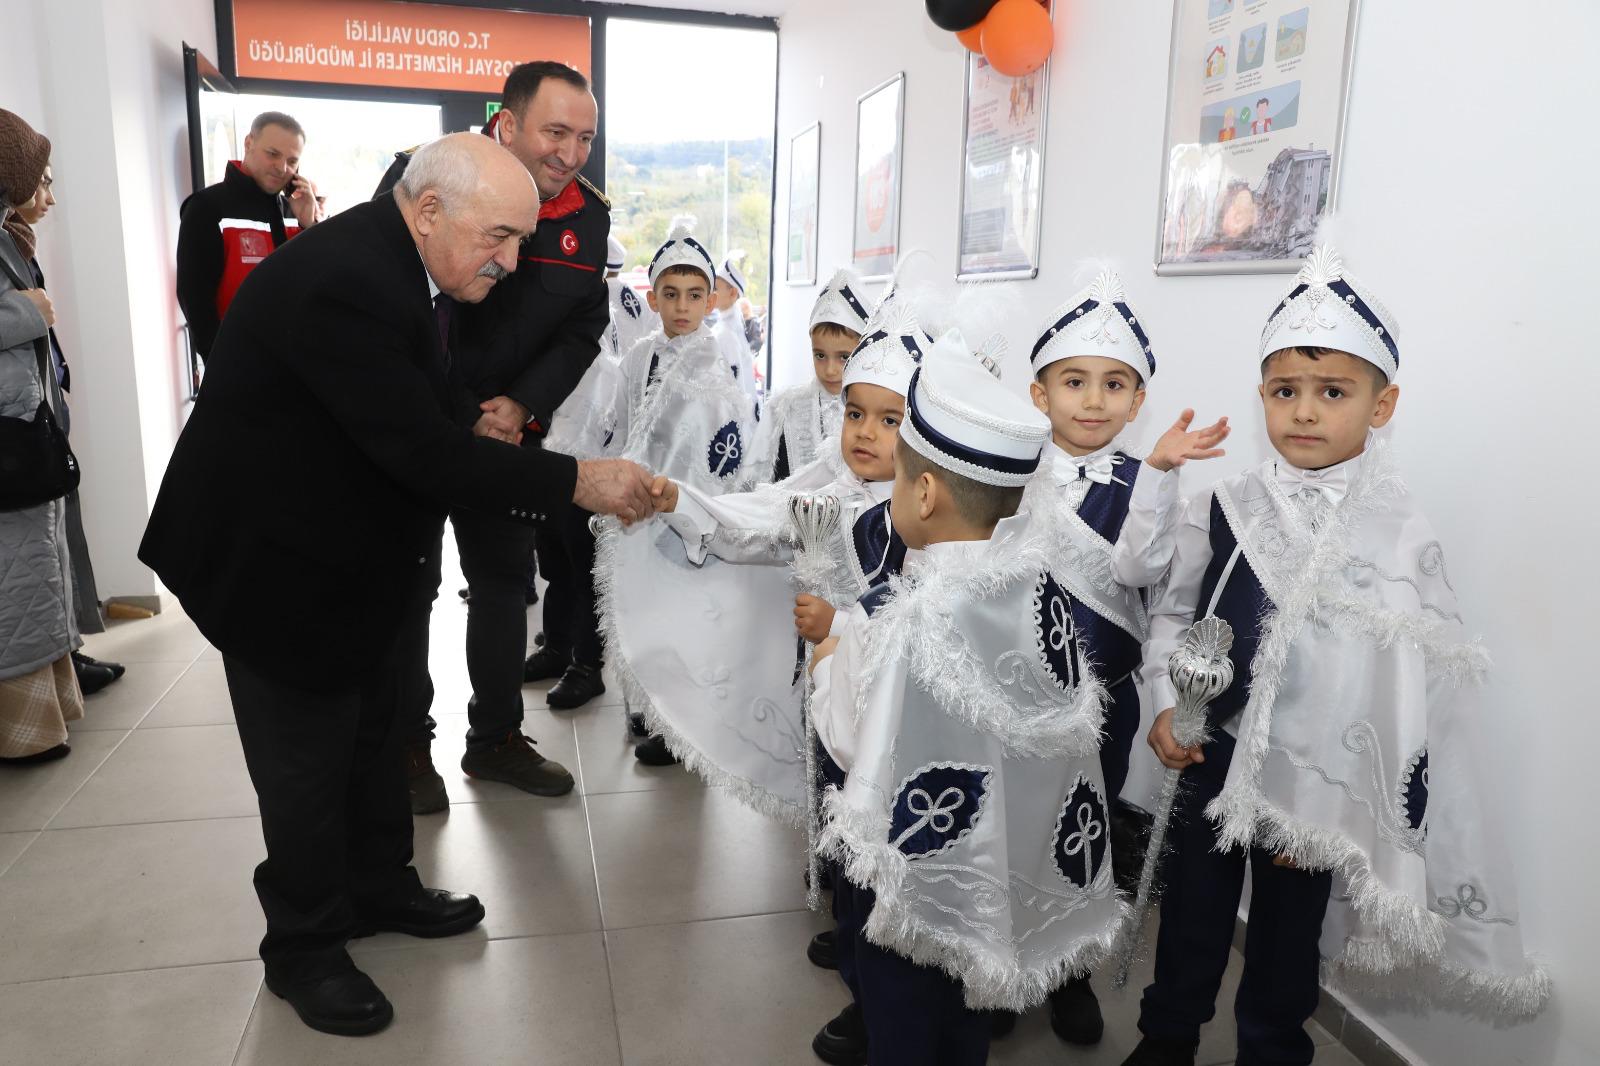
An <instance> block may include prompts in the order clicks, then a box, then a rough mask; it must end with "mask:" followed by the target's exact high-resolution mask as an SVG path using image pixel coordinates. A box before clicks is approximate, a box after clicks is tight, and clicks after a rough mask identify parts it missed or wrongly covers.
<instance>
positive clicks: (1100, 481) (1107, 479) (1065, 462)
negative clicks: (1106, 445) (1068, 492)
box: [1058, 452, 1122, 485]
mask: <svg viewBox="0 0 1600 1066" xmlns="http://www.w3.org/2000/svg"><path fill="white" fill-rule="evenodd" d="M1121 462H1122V456H1120V455H1118V454H1116V453H1115V452H1107V453H1106V454H1104V455H1094V456H1085V457H1082V458H1080V457H1078V456H1075V455H1065V456H1064V458H1063V459H1062V460H1061V465H1060V466H1059V467H1058V469H1059V470H1060V472H1061V473H1060V478H1059V480H1060V483H1061V484H1063V485H1070V484H1071V483H1072V482H1074V481H1080V480H1084V479H1087V480H1089V481H1093V482H1094V483H1095V484H1097V485H1109V484H1111V483H1112V482H1113V481H1116V482H1119V483H1120V482H1121V479H1120V478H1118V477H1117V476H1116V469H1117V466H1118V465H1119V464H1121Z"/></svg>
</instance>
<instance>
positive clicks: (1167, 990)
mask: <svg viewBox="0 0 1600 1066" xmlns="http://www.w3.org/2000/svg"><path fill="white" fill-rule="evenodd" d="M1234 743H1235V741H1234V738H1233V737H1231V736H1228V735H1227V734H1226V733H1223V732H1221V731H1219V732H1218V734H1217V737H1216V738H1215V739H1214V740H1212V741H1211V742H1209V743H1208V744H1206V746H1205V748H1204V749H1203V752H1204V754H1205V758H1206V761H1205V762H1203V763H1199V764H1196V765H1194V766H1190V767H1189V768H1188V769H1187V770H1185V771H1184V773H1183V783H1182V791H1181V792H1180V793H1179V798H1178V802H1177V805H1176V807H1175V808H1174V810H1173V824H1172V827H1171V829H1170V830H1169V831H1168V833H1169V836H1168V840H1169V842H1170V845H1171V850H1170V851H1169V852H1168V854H1167V856H1166V861H1165V862H1164V863H1163V864H1162V866H1163V868H1162V879H1163V882H1164V884H1165V887H1164V888H1163V890H1162V896H1161V931H1160V932H1159V933H1158V934H1157V937H1156V973H1155V981H1154V982H1153V983H1152V984H1151V985H1150V986H1149V987H1148V988H1146V989H1145V990H1144V999H1143V1001H1142V1002H1141V1004H1140V1013H1139V1029H1140V1031H1141V1032H1143V1033H1144V1034H1145V1035H1146V1036H1152V1037H1165V1038H1170V1039H1178V1040H1192V1039H1195V1038H1197V1037H1198V1036H1199V1035H1200V1027H1201V1026H1202V1025H1204V1024H1205V1023H1206V1022H1208V1021H1210V1020H1211V1018H1212V1016H1213V1015H1214V1014H1215V1013H1216V1003H1217V992H1218V990H1219V989H1220V988H1221V986H1222V974H1223V971H1224V970H1225V969H1226V968H1227V965H1228V951H1229V948H1230V947H1231V946H1232V943H1233V928H1234V919H1235V918H1236V916H1237V915H1238V911H1239V897H1240V893H1241V892H1242V891H1243V889H1244V874H1245V867H1246V866H1247V865H1248V866H1249V868H1250V873H1251V893H1250V920H1249V924H1248V929H1247V932H1246V935H1245V948H1244V980H1243V981H1242V982H1241V983H1240V985H1239V995H1238V997H1237V999H1235V1000H1234V1016H1235V1017H1236V1018H1237V1020H1238V1023H1239V1056H1238V1062H1239V1066H1267V1064H1272V1066H1305V1064H1307V1063H1309V1062H1310V1061H1311V1058H1312V1054H1313V1050H1314V1049H1313V1046H1312V1043H1311V1037H1310V1035H1309V1034H1308V1033H1307V1032H1306V1030H1305V1023H1306V1019H1308V1018H1310V1017H1311V1013H1312V1011H1314V1010H1316V1007H1317V994H1318V992H1317V976H1318V966H1319V962H1320V958H1319V954H1318V950H1317V941H1318V939H1319V938H1320V937H1321V935H1322V919H1323V915H1324V914H1326V912H1327V909H1328V894H1329V891H1330V889H1331V888H1332V885H1333V877H1332V875H1331V874H1329V873H1325V872H1324V873H1308V872H1306V871H1304V870H1295V869H1291V868H1289V867H1283V866H1274V865H1273V862H1272V860H1273V857H1274V856H1273V853H1272V852H1269V851H1263V850H1261V849H1260V848H1252V849H1250V852H1249V854H1248V855H1246V854H1245V853H1244V852H1243V851H1242V850H1240V849H1237V848H1235V849H1234V850H1232V851H1226V852H1218V851H1216V850H1215V849H1216V846H1217V833H1216V827H1215V825H1214V824H1213V823H1212V822H1211V820H1210V819H1209V818H1207V817H1205V814H1204V811H1205V806H1206V804H1207V803H1209V802H1210V801H1211V800H1212V799H1213V798H1215V797H1216V796H1217V794H1218V793H1220V792H1221V791H1222V786H1223V783H1224V782H1225V781H1226V779H1227V776H1228V764H1229V762H1231V761H1232V759H1233V749H1234Z"/></svg>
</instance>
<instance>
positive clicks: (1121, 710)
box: [1100, 674, 1139, 804]
mask: <svg viewBox="0 0 1600 1066" xmlns="http://www.w3.org/2000/svg"><path fill="white" fill-rule="evenodd" d="M1106 695H1107V696H1109V697H1110V699H1108V700H1107V701H1106V724H1105V739H1104V740H1102V741H1101V742H1100V776H1101V777H1103V778H1105V782H1106V802H1107V803H1108V804H1109V803H1115V802H1116V801H1117V797H1118V796H1120V795H1122V786H1123V785H1124V784H1125V783H1126V782H1127V780H1128V759H1129V758H1130V757H1131V756H1132V754H1133V738H1134V736H1135V735H1136V734H1137V733H1138V732H1139V690H1138V688H1137V686H1135V685H1134V683H1133V675H1132V674H1129V675H1128V676H1127V677H1125V678H1123V679H1122V680H1121V681H1118V682H1117V683H1116V684H1114V685H1107V686H1106Z"/></svg>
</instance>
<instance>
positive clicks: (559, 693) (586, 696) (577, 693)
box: [544, 663, 606, 711]
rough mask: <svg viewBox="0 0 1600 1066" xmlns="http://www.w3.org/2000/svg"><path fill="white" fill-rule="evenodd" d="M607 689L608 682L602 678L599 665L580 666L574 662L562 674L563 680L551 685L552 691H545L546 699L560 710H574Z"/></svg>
mask: <svg viewBox="0 0 1600 1066" xmlns="http://www.w3.org/2000/svg"><path fill="white" fill-rule="evenodd" d="M605 690H606V683H605V682H604V681H602V680H601V679H600V668H599V667H598V666H579V665H578V664H577V663H573V664H572V665H571V666H569V667H567V672H566V673H564V674H562V675H561V680H560V681H557V682H556V683H555V684H554V685H552V686H550V691H549V692H547V693H545V697H544V701H545V703H547V704H549V705H550V706H551V707H554V708H555V709H556V710H558V711H573V710H577V709H578V708H579V707H582V706H583V705H584V704H585V703H588V702H589V701H590V700H592V699H594V698H595V697H596V696H598V695H600V694H602V693H603V692H605Z"/></svg>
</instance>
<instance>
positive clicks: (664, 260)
mask: <svg viewBox="0 0 1600 1066" xmlns="http://www.w3.org/2000/svg"><path fill="white" fill-rule="evenodd" d="M694 224H695V218H694V216H693V215H678V216H677V217H675V218H674V219H673V220H672V228H671V229H670V230H669V231H668V232H667V240H666V243H665V244H663V245H662V246H661V247H660V248H659V249H657V250H656V254H655V258H653V259H651V260H650V284H651V285H654V284H655V283H656V279H657V278H659V277H660V276H661V274H662V272H663V271H665V270H669V269H671V268H672V267H675V266H686V267H692V268H693V269H695V270H698V271H699V272H700V273H702V274H704V275H705V276H706V284H708V285H712V286H715V285H716V283H717V267H716V264H715V263H714V262H712V259H711V253H710V252H708V251H706V247H705V245H703V244H701V243H700V242H699V241H698V240H696V239H695V236H694Z"/></svg>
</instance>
